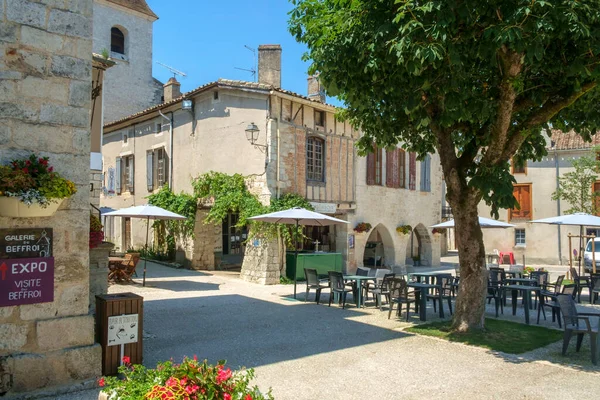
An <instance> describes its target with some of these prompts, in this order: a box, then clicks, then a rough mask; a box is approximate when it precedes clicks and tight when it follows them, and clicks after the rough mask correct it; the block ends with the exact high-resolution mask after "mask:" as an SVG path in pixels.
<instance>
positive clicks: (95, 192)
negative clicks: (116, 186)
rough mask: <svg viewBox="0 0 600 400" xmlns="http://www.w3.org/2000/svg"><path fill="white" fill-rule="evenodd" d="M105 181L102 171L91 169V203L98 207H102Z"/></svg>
mask: <svg viewBox="0 0 600 400" xmlns="http://www.w3.org/2000/svg"><path fill="white" fill-rule="evenodd" d="M103 182H104V175H103V174H102V171H96V170H90V185H91V186H90V189H89V191H90V203H91V204H93V205H95V206H96V207H100V194H101V193H102V186H103Z"/></svg>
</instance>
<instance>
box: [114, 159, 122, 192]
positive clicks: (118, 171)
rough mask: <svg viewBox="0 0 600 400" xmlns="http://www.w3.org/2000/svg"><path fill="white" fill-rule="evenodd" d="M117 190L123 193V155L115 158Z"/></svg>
mask: <svg viewBox="0 0 600 400" xmlns="http://www.w3.org/2000/svg"><path fill="white" fill-rule="evenodd" d="M115 192H116V193H117V194H121V157H117V159H116V160H115Z"/></svg>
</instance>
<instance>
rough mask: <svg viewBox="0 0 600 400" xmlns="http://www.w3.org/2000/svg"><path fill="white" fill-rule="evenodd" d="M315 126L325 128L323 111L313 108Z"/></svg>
mask: <svg viewBox="0 0 600 400" xmlns="http://www.w3.org/2000/svg"><path fill="white" fill-rule="evenodd" d="M315 127H316V128H317V129H318V128H323V130H325V111H318V110H315Z"/></svg>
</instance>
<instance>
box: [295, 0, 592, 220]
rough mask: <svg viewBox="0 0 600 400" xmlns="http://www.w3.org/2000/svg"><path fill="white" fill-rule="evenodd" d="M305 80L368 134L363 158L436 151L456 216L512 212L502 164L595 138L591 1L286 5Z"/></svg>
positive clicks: (312, 1)
mask: <svg viewBox="0 0 600 400" xmlns="http://www.w3.org/2000/svg"><path fill="white" fill-rule="evenodd" d="M292 3H293V4H294V6H295V8H294V9H293V10H292V11H291V13H290V32H291V33H292V34H293V35H294V36H295V37H296V39H297V40H298V41H299V42H302V43H304V44H306V45H307V47H308V52H307V53H306V55H305V59H306V60H310V61H311V62H312V65H311V67H310V71H311V72H315V71H319V72H320V79H321V81H322V83H323V84H324V86H325V88H326V92H327V94H328V95H332V96H338V97H339V98H340V99H341V100H342V101H343V102H344V103H345V105H346V106H347V109H346V110H345V111H343V112H342V113H341V114H340V116H341V117H342V118H345V119H348V120H349V121H350V122H351V123H352V124H353V125H354V126H356V127H360V128H361V129H362V131H363V132H364V136H363V137H362V138H361V140H360V143H359V147H360V152H361V154H364V153H365V152H366V151H368V150H370V148H371V146H372V143H374V142H376V143H377V144H378V146H380V147H385V146H393V145H396V143H398V142H400V143H402V147H404V148H405V149H408V150H410V151H415V152H417V153H418V154H419V156H420V157H423V156H424V155H425V154H426V153H428V152H432V151H434V150H436V149H437V151H438V152H439V153H440V158H441V161H442V167H443V170H444V174H445V175H446V182H447V185H448V194H449V199H448V200H449V201H450V204H451V206H452V207H453V208H456V205H457V204H458V203H459V202H461V201H463V200H465V196H466V192H467V190H469V191H471V192H472V196H470V197H469V199H472V200H471V202H475V201H477V202H479V200H481V199H483V200H484V201H486V202H487V203H488V204H489V205H490V206H491V207H492V211H493V213H494V214H497V211H498V209H499V208H512V207H514V206H515V205H516V201H515V199H514V197H513V195H512V183H513V178H512V176H511V174H510V171H509V164H508V160H510V158H511V157H513V156H515V155H516V157H517V158H518V159H522V160H525V159H530V160H539V159H540V158H541V157H543V156H544V155H545V154H546V149H545V141H544V138H543V135H542V130H543V129H544V128H546V129H547V128H549V123H551V124H552V126H553V127H554V128H559V129H563V130H571V129H573V130H575V131H576V132H577V133H579V134H581V135H583V136H584V137H585V138H588V139H589V135H590V134H592V133H595V132H596V131H598V130H599V129H600V108H598V107H597V106H596V105H597V104H598V100H599V99H600V90H599V89H598V88H597V87H596V84H597V81H598V78H599V76H600V68H599V65H600V56H599V55H600V7H598V2H597V1H592V0H583V1H572V0H557V1H552V2H549V1H498V0H495V1H480V2H457V1H454V0H426V1H420V0H405V1H397V0H292ZM453 203H454V204H453Z"/></svg>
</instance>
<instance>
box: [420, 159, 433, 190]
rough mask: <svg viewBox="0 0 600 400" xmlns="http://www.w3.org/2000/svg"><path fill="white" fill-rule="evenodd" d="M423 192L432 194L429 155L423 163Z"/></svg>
mask: <svg viewBox="0 0 600 400" xmlns="http://www.w3.org/2000/svg"><path fill="white" fill-rule="evenodd" d="M421 192H431V156H430V155H429V154H427V155H426V156H425V158H424V159H423V161H421Z"/></svg>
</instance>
